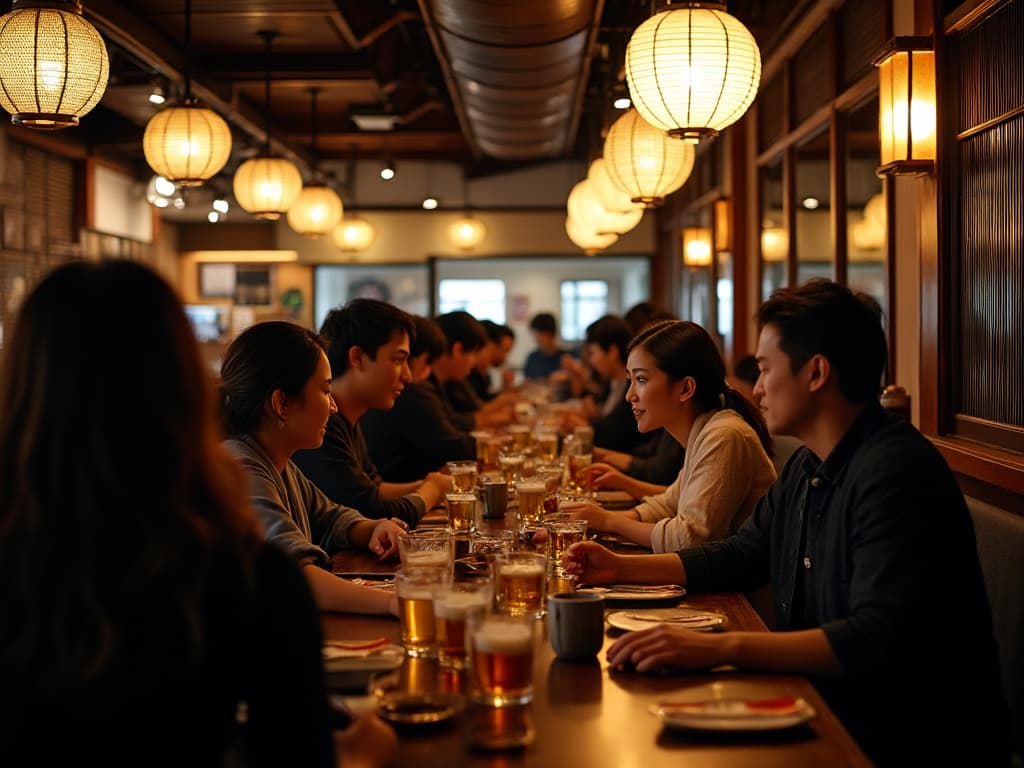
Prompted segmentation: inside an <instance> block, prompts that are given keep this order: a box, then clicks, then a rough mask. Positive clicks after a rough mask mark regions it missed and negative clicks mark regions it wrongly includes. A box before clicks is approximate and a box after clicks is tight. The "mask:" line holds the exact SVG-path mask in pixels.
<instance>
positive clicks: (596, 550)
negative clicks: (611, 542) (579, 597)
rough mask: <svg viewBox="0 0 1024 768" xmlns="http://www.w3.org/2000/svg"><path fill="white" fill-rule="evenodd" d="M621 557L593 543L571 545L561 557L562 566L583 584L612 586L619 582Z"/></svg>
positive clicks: (585, 542) (584, 542)
mask: <svg viewBox="0 0 1024 768" xmlns="http://www.w3.org/2000/svg"><path fill="white" fill-rule="evenodd" d="M621 560H622V559H621V557H620V556H619V555H616V554H615V553H614V552H611V551H610V550H608V549H605V548H604V547H602V546H601V545H600V544H598V543H597V542H595V541H581V542H579V543H577V544H573V545H572V546H571V547H569V549H568V550H566V553H565V554H564V555H562V566H563V567H564V568H565V570H566V571H567V572H568V573H572V574H575V575H576V576H578V577H579V581H580V583H583V584H614V583H615V582H617V581H619V580H620V574H619V571H620V567H621Z"/></svg>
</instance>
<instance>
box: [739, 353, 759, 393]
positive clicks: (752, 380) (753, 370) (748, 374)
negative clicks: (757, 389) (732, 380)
mask: <svg viewBox="0 0 1024 768" xmlns="http://www.w3.org/2000/svg"><path fill="white" fill-rule="evenodd" d="M732 372H733V373H734V374H735V376H736V378H737V379H739V380H740V381H744V382H746V383H747V384H749V385H750V386H754V385H755V384H757V380H758V378H759V377H760V376H761V371H760V369H759V368H758V367H757V358H756V357H754V356H753V355H743V357H741V358H740V359H739V360H737V361H736V362H735V363H733V366H732Z"/></svg>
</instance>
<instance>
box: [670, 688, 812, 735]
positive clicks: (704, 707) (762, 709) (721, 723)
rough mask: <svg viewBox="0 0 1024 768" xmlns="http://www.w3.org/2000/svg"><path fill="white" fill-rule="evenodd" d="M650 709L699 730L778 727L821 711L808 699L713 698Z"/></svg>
mask: <svg viewBox="0 0 1024 768" xmlns="http://www.w3.org/2000/svg"><path fill="white" fill-rule="evenodd" d="M650 712H651V714H652V715H654V716H655V717H657V718H658V719H659V720H661V722H662V725H664V726H665V727H667V728H685V729H687V730H697V731H777V730H781V729H783V728H792V727H794V726H796V725H800V724H801V723H806V722H807V721H808V720H810V719H812V718H813V717H815V716H816V715H817V713H816V712H815V711H814V707H812V706H811V705H810V704H808V703H807V701H806V700H805V699H801V698H793V697H789V696H785V697H778V698H774V699H712V700H710V701H695V702H682V701H678V702H661V703H660V704H651V706H650Z"/></svg>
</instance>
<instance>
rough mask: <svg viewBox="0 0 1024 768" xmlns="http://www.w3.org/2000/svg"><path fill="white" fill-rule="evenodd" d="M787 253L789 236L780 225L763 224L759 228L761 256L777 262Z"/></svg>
mask: <svg viewBox="0 0 1024 768" xmlns="http://www.w3.org/2000/svg"><path fill="white" fill-rule="evenodd" d="M788 255H789V237H788V236H787V235H786V230H784V229H783V228H782V227H775V226H765V227H764V229H762V230H761V258H762V259H764V260H765V261H766V262H772V263H779V262H782V261H785V260H786V258H787V256H788Z"/></svg>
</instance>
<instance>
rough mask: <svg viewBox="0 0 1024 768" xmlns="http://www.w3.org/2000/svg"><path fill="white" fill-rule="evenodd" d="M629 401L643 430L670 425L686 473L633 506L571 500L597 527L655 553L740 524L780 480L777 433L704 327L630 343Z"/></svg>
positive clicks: (675, 326) (654, 332) (659, 331)
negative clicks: (619, 508) (738, 386)
mask: <svg viewBox="0 0 1024 768" xmlns="http://www.w3.org/2000/svg"><path fill="white" fill-rule="evenodd" d="M627 369H628V372H629V379H630V384H629V389H628V391H627V392H626V399H627V400H628V401H629V402H630V404H631V406H632V410H633V415H634V416H635V417H636V424H637V427H638V428H639V430H640V431H641V432H649V431H651V430H653V429H657V428H658V427H664V428H665V429H666V430H667V431H668V432H669V433H670V434H671V435H672V436H673V437H674V438H675V439H676V440H677V441H678V442H679V444H680V445H682V446H683V448H684V449H685V451H686V455H685V458H684V460H683V468H682V469H681V470H680V471H679V476H678V477H677V478H676V481H675V482H674V483H672V485H670V486H669V487H668V488H667V489H666V490H665V491H664V492H662V493H659V494H657V495H654V496H649V497H647V498H645V499H644V501H643V502H642V503H641V504H639V505H638V506H637V507H635V508H634V509H631V510H628V511H626V512H610V511H608V510H605V509H602V508H601V507H599V506H597V505H596V504H594V503H592V502H581V503H579V504H575V505H570V506H569V507H568V509H569V510H570V511H572V512H573V513H574V514H575V515H576V516H578V517H584V518H586V519H587V520H588V521H589V522H590V525H591V527H593V528H596V529H598V530H602V531H610V532H612V533H615V534H618V535H619V536H622V537H623V538H625V539H628V540H629V541H632V542H634V543H636V544H641V545H643V546H645V547H650V548H651V549H653V550H654V551H655V552H671V551H673V550H676V549H680V548H682V547H688V546H694V545H697V544H700V543H702V542H705V541H708V540H713V539H721V538H724V537H725V536H727V535H728V534H730V533H732V532H733V531H735V530H736V529H737V528H739V525H740V523H742V522H743V520H744V519H746V517H747V516H748V515H749V514H750V513H751V511H753V509H754V505H755V504H757V502H758V500H759V499H760V498H761V497H762V496H763V495H764V493H765V491H766V490H767V489H768V487H769V486H770V485H771V484H772V483H773V482H774V481H775V468H774V467H773V466H772V462H771V459H769V458H768V453H767V451H769V450H770V448H769V446H770V445H771V442H770V438H769V437H768V430H767V428H766V427H765V425H764V420H763V419H762V418H761V415H760V414H759V413H758V412H757V410H756V409H755V408H754V407H753V406H752V405H751V404H750V403H749V402H748V401H747V400H745V399H744V398H743V397H742V396H741V395H740V394H739V393H737V392H736V391H735V390H733V389H731V388H730V387H728V386H727V385H726V383H725V365H724V364H723V362H722V356H721V354H719V352H718V348H717V347H716V346H715V343H714V342H713V341H712V340H711V337H710V336H709V335H708V333H707V331H705V330H704V329H703V328H701V327H700V326H699V325H696V324H695V323H690V322H684V321H681V320H668V321H664V322H661V323H657V324H655V325H651V326H649V327H648V328H646V329H645V330H644V331H642V332H641V333H640V334H639V335H638V336H636V338H634V339H633V341H632V342H631V343H630V345H629V357H628V363H627Z"/></svg>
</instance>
